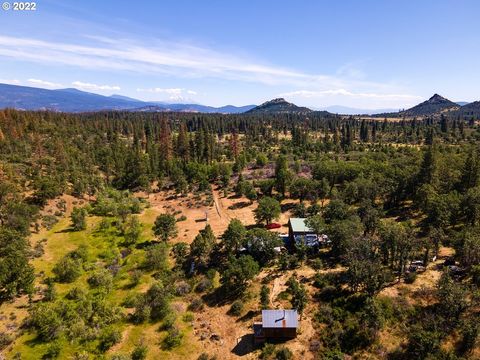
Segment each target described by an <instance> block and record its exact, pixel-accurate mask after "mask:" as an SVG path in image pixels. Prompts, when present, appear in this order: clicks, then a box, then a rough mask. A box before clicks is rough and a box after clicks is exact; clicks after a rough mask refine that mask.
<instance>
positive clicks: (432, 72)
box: [0, 0, 480, 109]
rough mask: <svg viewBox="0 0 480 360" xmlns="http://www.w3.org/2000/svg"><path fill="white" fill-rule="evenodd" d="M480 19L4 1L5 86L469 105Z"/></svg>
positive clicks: (386, 7) (288, 8)
mask: <svg viewBox="0 0 480 360" xmlns="http://www.w3.org/2000/svg"><path fill="white" fill-rule="evenodd" d="M10 4H11V5H12V4H13V2H12V3H10ZM3 5H5V4H3ZM478 14H480V1H476V0H468V1H467V0H456V1H454V0H450V1H447V0H421V1H414V0H404V1H400V0H395V1H394V0H376V1H374V0H362V1H356V0H343V1H341V0H337V1H327V0H323V1H322V0H319V1H314V0H308V1H307V0H295V1H293V0H292V1H286V0H275V1H273V0H261V1H253V0H228V1H225V0H203V1H201V0H191V1H187V0H162V1H138V0H136V1H133V0H130V1H123V0H116V1H108V0H103V1H101V0H96V1H90V0H82V1H73V0H38V1H36V10H35V11H19V10H17V11H15V10H13V9H12V8H10V9H9V10H4V9H0V82H2V83H10V84H17V85H24V86H33V87H42V88H47V89H57V88H72V87H73V88H77V89H80V90H84V91H89V92H93V93H98V94H102V95H112V94H121V95H125V96H129V97H133V98H136V99H141V100H146V101H165V102H182V103H185V102H193V103H200V104H206V105H212V106H221V105H226V104H232V105H247V104H260V103H262V102H264V101H267V100H270V99H272V98H276V97H284V98H285V99H286V100H288V101H291V102H294V103H296V104H298V105H302V106H309V107H311V108H315V109H321V108H324V107H328V106H332V105H342V106H349V107H354V108H362V109H402V108H408V107H410V106H412V105H415V104H417V103H419V102H421V101H423V100H426V99H428V98H429V97H430V96H432V95H433V94H434V93H439V94H441V95H443V96H445V97H447V98H449V99H451V100H454V101H474V100H480V91H479V89H478V84H479V83H480V71H479V68H478V61H479V58H480V26H478V25H477V22H478Z"/></svg>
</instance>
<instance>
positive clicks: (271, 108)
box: [246, 98, 312, 114]
mask: <svg viewBox="0 0 480 360" xmlns="http://www.w3.org/2000/svg"><path fill="white" fill-rule="evenodd" d="M310 112H312V110H310V109H309V108H306V107H300V106H297V105H295V104H292V103H289V102H288V101H286V100H285V99H283V98H277V99H273V100H270V101H266V102H264V103H263V104H261V105H258V106H257V107H254V108H253V109H251V110H249V111H247V112H246V113H247V114H306V113H310Z"/></svg>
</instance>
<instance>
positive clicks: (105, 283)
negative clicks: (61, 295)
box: [87, 269, 113, 291]
mask: <svg viewBox="0 0 480 360" xmlns="http://www.w3.org/2000/svg"><path fill="white" fill-rule="evenodd" d="M87 281H88V284H89V285H90V286H91V287H101V288H104V289H106V290H108V291H110V290H111V289H112V286H113V276H112V274H110V272H109V271H108V270H106V269H100V270H97V271H95V272H94V273H93V274H92V275H91V276H90V277H89V278H88V280H87Z"/></svg>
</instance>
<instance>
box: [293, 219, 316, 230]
mask: <svg viewBox="0 0 480 360" xmlns="http://www.w3.org/2000/svg"><path fill="white" fill-rule="evenodd" d="M290 225H291V227H292V230H293V232H303V233H305V232H313V229H311V228H309V227H308V226H307V225H305V218H290Z"/></svg>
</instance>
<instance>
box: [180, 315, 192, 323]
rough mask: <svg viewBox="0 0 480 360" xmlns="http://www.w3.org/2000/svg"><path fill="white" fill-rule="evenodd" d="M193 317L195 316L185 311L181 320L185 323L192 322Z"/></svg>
mask: <svg viewBox="0 0 480 360" xmlns="http://www.w3.org/2000/svg"><path fill="white" fill-rule="evenodd" d="M194 319H195V317H194V316H193V314H192V313H191V312H186V313H185V314H183V317H182V320H183V321H184V322H187V323H188V322H192V321H193V320H194Z"/></svg>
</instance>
